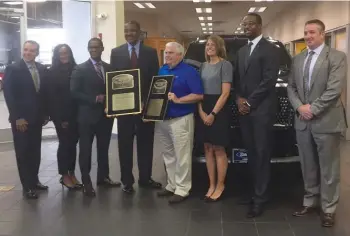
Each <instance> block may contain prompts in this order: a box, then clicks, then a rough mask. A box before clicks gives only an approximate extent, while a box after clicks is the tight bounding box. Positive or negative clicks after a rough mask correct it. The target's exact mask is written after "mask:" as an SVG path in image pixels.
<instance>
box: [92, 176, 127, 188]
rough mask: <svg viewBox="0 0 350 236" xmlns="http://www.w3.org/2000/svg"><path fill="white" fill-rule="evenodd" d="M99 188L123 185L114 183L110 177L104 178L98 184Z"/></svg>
mask: <svg viewBox="0 0 350 236" xmlns="http://www.w3.org/2000/svg"><path fill="white" fill-rule="evenodd" d="M97 186H104V187H120V186H121V183H119V182H114V181H112V180H111V179H110V178H109V177H106V178H104V179H103V180H101V181H98V182H97Z"/></svg>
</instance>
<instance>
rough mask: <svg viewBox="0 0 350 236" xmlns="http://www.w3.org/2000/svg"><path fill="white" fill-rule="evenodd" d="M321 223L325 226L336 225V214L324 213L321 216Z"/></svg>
mask: <svg viewBox="0 0 350 236" xmlns="http://www.w3.org/2000/svg"><path fill="white" fill-rule="evenodd" d="M321 225H322V226H323V227H333V225H334V214H330V213H323V214H322V218H321Z"/></svg>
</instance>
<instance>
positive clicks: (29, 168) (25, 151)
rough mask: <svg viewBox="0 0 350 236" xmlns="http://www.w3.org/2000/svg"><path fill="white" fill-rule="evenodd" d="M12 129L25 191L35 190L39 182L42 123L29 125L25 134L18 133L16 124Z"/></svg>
mask: <svg viewBox="0 0 350 236" xmlns="http://www.w3.org/2000/svg"><path fill="white" fill-rule="evenodd" d="M11 127H12V134H13V141H14V146H15V152H16V160H17V167H18V172H19V177H20V180H21V183H22V186H23V190H25V191H27V190H29V189H34V188H35V186H36V184H37V183H38V182H39V178H38V173H39V167H40V160H41V134H42V123H41V122H37V123H36V124H28V125H27V130H26V131H25V132H20V131H18V130H17V129H16V124H15V123H12V124H11Z"/></svg>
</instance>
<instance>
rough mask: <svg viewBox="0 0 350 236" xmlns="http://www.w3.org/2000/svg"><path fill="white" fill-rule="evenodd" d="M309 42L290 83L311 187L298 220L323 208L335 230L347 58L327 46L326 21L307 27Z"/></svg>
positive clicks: (307, 186) (306, 180)
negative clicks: (342, 98) (341, 97)
mask: <svg viewBox="0 0 350 236" xmlns="http://www.w3.org/2000/svg"><path fill="white" fill-rule="evenodd" d="M304 39H305V41H306V44H307V46H308V48H307V50H305V51H304V52H302V53H300V54H299V55H297V56H296V57H295V58H294V59H293V66H292V71H291V75H290V78H289V84H288V96H289V99H290V102H291V104H292V106H293V107H294V109H295V110H296V117H295V129H296V136H297V142H298V147H299V155H300V158H301V168H302V172H303V178H304V185H305V196H304V202H303V207H302V209H301V210H300V211H297V212H295V213H294V214H293V215H294V216H299V217H300V216H304V215H306V214H308V213H310V212H311V211H313V210H315V209H317V208H318V206H319V205H321V207H322V214H321V216H322V217H321V222H322V226H324V227H332V226H333V225H334V213H335V210H336V206H337V203H338V200H339V185H340V147H339V146H340V138H341V132H342V131H344V130H345V129H346V118H345V111H344V107H343V105H342V102H341V99H340V95H341V92H342V89H343V86H344V85H345V81H346V73H347V69H346V67H347V62H346V55H345V54H344V53H343V52H340V51H337V50H335V49H332V48H329V47H328V46H326V45H325V43H324V40H325V25H324V23H323V22H322V21H320V20H311V21H308V22H306V24H305V31H304Z"/></svg>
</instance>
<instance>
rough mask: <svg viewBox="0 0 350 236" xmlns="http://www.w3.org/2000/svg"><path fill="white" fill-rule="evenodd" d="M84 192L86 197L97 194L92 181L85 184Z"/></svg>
mask: <svg viewBox="0 0 350 236" xmlns="http://www.w3.org/2000/svg"><path fill="white" fill-rule="evenodd" d="M83 194H84V196H86V197H95V196H96V192H95V189H94V188H93V187H92V184H91V182H90V183H87V184H84V185H83Z"/></svg>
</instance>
